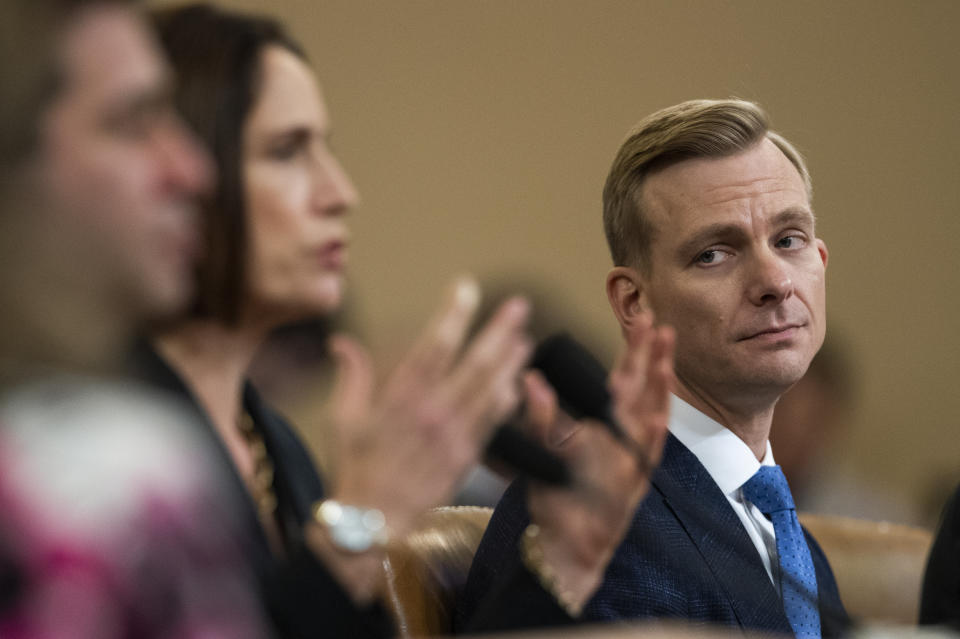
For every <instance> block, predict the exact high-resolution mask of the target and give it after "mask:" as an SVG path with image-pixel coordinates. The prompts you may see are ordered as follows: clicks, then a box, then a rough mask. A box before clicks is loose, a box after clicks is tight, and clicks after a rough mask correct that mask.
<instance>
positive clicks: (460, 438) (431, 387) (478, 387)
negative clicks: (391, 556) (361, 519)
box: [331, 279, 531, 535]
mask: <svg viewBox="0 0 960 639" xmlns="http://www.w3.org/2000/svg"><path fill="white" fill-rule="evenodd" d="M479 301H480V292H479V288H478V287H477V284H476V283H475V282H474V281H473V280H470V279H461V280H459V281H457V282H456V283H454V285H453V286H451V288H450V290H449V291H448V292H447V294H446V296H445V298H444V300H443V302H442V304H441V305H440V307H439V309H438V311H437V313H436V315H435V316H434V317H433V319H432V320H431V321H430V323H429V324H428V325H427V327H426V330H425V331H424V332H423V334H422V335H421V336H420V338H419V339H418V340H417V342H416V343H415V344H414V346H413V348H412V349H411V350H410V351H409V352H408V353H407V355H406V356H405V357H404V358H403V360H402V361H401V362H400V364H399V365H398V366H397V367H396V369H395V370H394V371H393V374H392V375H390V377H389V379H387V380H386V383H385V384H384V385H383V387H382V388H379V389H378V388H377V386H376V384H375V380H374V373H373V370H374V368H373V365H372V363H371V361H370V358H369V356H368V354H367V352H366V351H365V349H364V348H363V347H362V346H361V345H360V344H358V343H357V342H356V341H354V340H352V339H350V338H347V337H343V336H338V337H335V338H334V339H333V340H332V342H331V347H332V351H333V353H334V355H335V357H336V358H337V361H338V365H339V371H338V383H337V386H336V389H335V391H334V396H333V418H334V420H335V422H336V425H337V431H338V439H339V445H338V447H337V450H338V459H337V469H338V470H337V477H335V478H334V480H335V481H334V496H335V498H336V499H338V500H340V501H342V502H344V503H347V504H351V505H356V506H363V507H368V508H378V509H380V510H381V511H382V512H383V513H384V515H385V518H386V521H387V525H388V526H389V528H390V531H391V533H392V534H393V535H403V534H404V533H406V532H408V531H409V530H410V529H411V528H412V526H413V525H414V523H415V521H416V519H417V518H418V517H419V516H420V515H421V514H422V513H423V512H424V511H426V510H427V509H428V508H431V507H433V506H436V505H439V504H442V503H446V502H448V500H449V499H450V498H451V497H452V494H453V491H454V488H455V486H456V485H457V483H458V482H459V480H460V479H461V478H462V477H463V475H464V474H465V472H466V471H468V470H469V468H470V467H471V466H472V465H473V464H474V463H476V461H477V459H478V457H479V456H480V454H481V452H482V450H483V446H484V444H485V443H486V441H487V440H488V439H489V437H490V435H491V433H492V430H493V428H494V427H495V426H496V425H498V424H499V423H500V422H502V421H503V420H504V419H505V418H506V417H507V415H509V414H510V413H511V412H512V411H513V410H514V409H515V408H516V406H517V404H518V402H519V377H520V372H521V370H522V368H523V366H524V364H525V363H526V361H527V359H528V357H529V354H530V349H531V346H530V343H529V340H528V339H527V337H526V334H525V329H524V327H525V324H526V321H527V316H528V314H529V308H528V304H527V302H526V301H525V300H523V299H520V298H513V299H510V300H508V301H506V302H504V303H503V304H502V305H501V306H500V307H499V309H498V310H497V312H496V313H495V314H494V316H493V317H492V319H490V321H489V322H487V324H486V325H485V326H484V327H483V329H482V330H481V331H480V333H479V334H478V335H477V336H476V337H475V338H474V339H472V340H470V341H469V343H467V344H466V345H464V342H465V341H466V335H467V332H468V329H469V327H470V324H471V321H472V319H473V316H474V313H475V312H476V309H477V306H478V304H479Z"/></svg>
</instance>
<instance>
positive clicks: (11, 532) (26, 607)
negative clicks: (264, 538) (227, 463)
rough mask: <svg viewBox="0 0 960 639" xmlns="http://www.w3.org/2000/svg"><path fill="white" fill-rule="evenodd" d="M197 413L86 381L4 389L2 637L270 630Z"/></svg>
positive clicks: (247, 638) (256, 633) (192, 635)
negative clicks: (196, 429) (196, 423)
mask: <svg viewBox="0 0 960 639" xmlns="http://www.w3.org/2000/svg"><path fill="white" fill-rule="evenodd" d="M187 415H188V414H187V413H186V412H185V411H181V410H180V409H179V408H177V407H173V406H170V405H167V404H166V403H162V402H160V401H158V400H157V398H156V397H155V396H154V395H152V394H151V393H148V392H146V391H144V390H142V389H139V388H135V387H132V386H130V385H118V384H113V383H106V382H96V381H90V380H78V379H76V378H62V379H57V380H55V381H47V382H44V383H40V384H32V385H30V386H29V387H25V388H19V389H17V390H16V391H13V392H7V393H6V394H5V395H4V396H3V397H2V398H0V637H2V638H3V639H61V638H68V637H69V638H72V639H88V638H89V639H134V638H137V639H161V638H162V639H173V638H185V639H200V638H203V639H221V638H224V639H226V638H228V637H229V638H237V639H255V638H260V637H266V636H269V631H268V628H267V626H266V624H265V622H264V619H265V617H264V613H263V611H262V608H261V605H260V603H259V599H258V597H257V593H256V591H255V586H254V585H253V584H254V582H253V580H252V576H251V574H250V571H249V568H248V566H247V564H246V562H245V560H244V554H243V549H242V548H241V547H240V546H239V545H238V539H241V537H240V536H239V535H238V533H237V527H234V529H232V530H231V529H230V527H229V526H225V525H224V522H234V521H236V518H235V517H234V515H233V513H232V505H231V503H230V501H229V499H227V498H225V497H224V495H225V492H224V491H223V490H222V489H221V488H220V483H219V480H218V476H219V475H218V473H217V472H216V471H215V470H214V469H216V468H218V466H217V465H216V463H213V462H211V461H210V459H211V458H210V457H208V456H207V455H206V454H205V449H204V447H203V446H202V445H201V444H200V443H199V442H198V441H197V439H196V437H195V436H193V435H191V429H190V428H189V422H188V419H190V418H189V417H188V416H187Z"/></svg>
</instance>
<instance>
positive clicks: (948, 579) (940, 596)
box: [920, 487, 960, 631]
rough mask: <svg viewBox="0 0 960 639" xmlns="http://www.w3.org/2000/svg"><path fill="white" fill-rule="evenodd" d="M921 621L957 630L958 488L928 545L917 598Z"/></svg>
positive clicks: (959, 625)
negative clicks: (925, 566) (928, 549)
mask: <svg viewBox="0 0 960 639" xmlns="http://www.w3.org/2000/svg"><path fill="white" fill-rule="evenodd" d="M920 623H921V624H924V625H927V624H939V625H945V626H949V627H951V628H953V629H954V630H958V631H960V487H958V488H957V491H956V492H955V493H954V494H953V496H952V497H951V498H950V499H949V500H948V501H947V505H946V506H945V507H944V509H943V514H942V515H941V516H940V528H939V529H938V530H937V537H936V539H934V541H933V546H932V547H931V548H930V557H929V558H928V559H927V570H926V572H925V573H924V575H923V594H922V595H921V597H920Z"/></svg>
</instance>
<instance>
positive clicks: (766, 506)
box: [743, 466, 794, 515]
mask: <svg viewBox="0 0 960 639" xmlns="http://www.w3.org/2000/svg"><path fill="white" fill-rule="evenodd" d="M743 496H744V497H746V498H747V499H748V500H749V501H750V503H752V504H753V505H754V506H756V507H757V508H759V509H760V512H762V513H763V514H765V515H770V514H772V513H775V512H780V511H783V510H793V509H794V505H793V495H791V494H790V486H788V485H787V478H786V477H784V476H783V471H782V470H780V467H779V466H761V467H760V470H758V471H757V472H756V473H755V474H754V475H753V477H751V478H750V479H748V480H747V483H745V484H744V485H743Z"/></svg>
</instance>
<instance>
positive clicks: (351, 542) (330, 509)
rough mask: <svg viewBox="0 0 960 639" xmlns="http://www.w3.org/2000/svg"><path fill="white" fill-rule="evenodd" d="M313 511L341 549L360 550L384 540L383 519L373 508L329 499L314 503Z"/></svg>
mask: <svg viewBox="0 0 960 639" xmlns="http://www.w3.org/2000/svg"><path fill="white" fill-rule="evenodd" d="M314 515H315V517H316V519H317V521H318V522H320V523H321V524H323V525H324V526H325V527H326V529H327V531H328V533H329V534H330V539H331V540H332V541H333V543H335V544H336V545H337V546H339V547H340V548H343V549H344V550H348V551H350V552H363V551H365V550H369V549H370V547H371V546H374V545H384V544H385V543H386V522H385V521H384V518H383V513H382V512H380V511H379V510H377V509H376V508H357V507H355V506H347V505H345V504H341V503H339V502H337V501H334V500H332V499H328V500H326V501H324V502H322V503H321V504H320V505H319V506H317V508H316V510H315V512H314Z"/></svg>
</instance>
